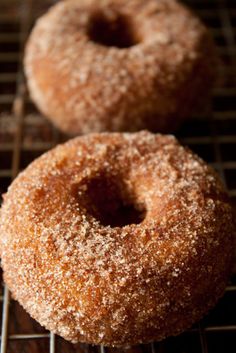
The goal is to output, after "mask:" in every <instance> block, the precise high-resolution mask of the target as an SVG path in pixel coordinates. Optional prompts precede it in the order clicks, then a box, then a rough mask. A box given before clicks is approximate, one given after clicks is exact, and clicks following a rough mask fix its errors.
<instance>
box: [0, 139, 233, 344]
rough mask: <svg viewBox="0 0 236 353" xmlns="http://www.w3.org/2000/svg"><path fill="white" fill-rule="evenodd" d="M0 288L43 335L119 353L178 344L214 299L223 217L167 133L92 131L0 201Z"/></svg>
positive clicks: (226, 215) (222, 208) (223, 207)
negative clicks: (157, 343)
mask: <svg viewBox="0 0 236 353" xmlns="http://www.w3.org/2000/svg"><path fill="white" fill-rule="evenodd" d="M0 234H1V239H0V240H1V241H0V244H1V257H2V266H3V270H4V279H5V282H6V283H7V285H8V287H9V288H10V290H11V291H12V294H13V296H14V298H16V299H17V300H19V302H20V303H21V304H22V305H23V306H24V308H25V309H26V310H27V311H28V312H29V313H30V314H31V315H32V317H34V318H35V319H36V320H38V321H39V322H40V323H41V324H42V325H44V326H45V327H46V328H48V329H50V330H52V331H54V332H56V333H58V334H59V335H61V336H63V337H64V338H66V339H68V340H71V341H73V342H76V341H77V340H79V341H82V342H89V343H94V344H98V343H101V344H105V345H114V346H119V345H124V344H137V343H141V342H149V341H152V340H160V339H162V338H164V337H166V336H168V335H175V334H178V333H180V332H181V331H183V330H184V329H186V328H188V327H189V326H191V325H192V324H193V323H194V322H195V321H196V320H198V319H200V318H201V316H202V315H203V314H205V313H206V312H207V311H208V310H209V309H210V308H211V307H212V306H213V305H214V304H215V303H216V301H217V300H218V298H219V297H220V296H221V295H222V294H223V291H224V288H225V285H226V281H227V278H228V275H229V271H230V264H231V261H232V248H233V247H232V234H233V225H232V215H231V208H230V205H229V203H228V199H227V196H226V194H225V191H224V188H223V186H222V184H221V182H220V181H219V180H218V177H217V176H216V175H215V173H214V172H213V170H212V169H211V168H210V167H208V166H207V165H206V164H205V163H204V162H203V161H202V160H201V159H200V158H198V157H197V156H196V155H194V154H192V153H191V152H190V151H189V150H187V149H185V148H184V147H182V146H180V145H179V143H178V142H177V141H176V140H175V138H174V137H172V136H162V135H153V134H151V133H148V132H140V133H136V134H128V133H125V134H119V133H113V134H108V133H104V134H92V135H88V136H85V137H79V138H75V139H73V140H71V141H69V142H67V143H66V144H64V145H61V146H58V147H56V148H55V149H53V150H51V151H50V152H48V153H46V154H44V155H43V156H41V157H40V158H38V159H37V160H36V161H34V162H33V163H32V164H31V165H30V166H29V167H28V168H27V169H26V170H25V171H24V172H22V173H21V174H20V175H19V176H18V177H17V178H16V180H15V181H14V182H13V184H12V185H11V187H10V188H9V191H8V192H7V194H6V195H5V196H4V203H3V206H2V210H1V219H0Z"/></svg>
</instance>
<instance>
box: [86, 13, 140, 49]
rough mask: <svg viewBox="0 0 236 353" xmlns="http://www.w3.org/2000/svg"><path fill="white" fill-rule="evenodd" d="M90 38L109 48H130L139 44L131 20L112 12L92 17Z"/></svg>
mask: <svg viewBox="0 0 236 353" xmlns="http://www.w3.org/2000/svg"><path fill="white" fill-rule="evenodd" d="M88 36H89V38H90V39H91V40H92V41H93V42H95V43H98V44H101V45H104V46H107V47H117V48H129V47H132V46H134V45H136V44H138V42H139V41H138V39H137V37H136V35H135V34H134V30H133V26H132V23H131V20H130V19H128V18H127V17H126V16H124V15H121V14H119V13H117V12H114V11H111V10H107V11H103V12H102V11H96V12H94V13H93V14H92V15H91V17H90V21H89V25H88Z"/></svg>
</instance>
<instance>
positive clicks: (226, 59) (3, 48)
mask: <svg viewBox="0 0 236 353" xmlns="http://www.w3.org/2000/svg"><path fill="white" fill-rule="evenodd" d="M98 1H99V0H98ZM127 1H128V0H127ZM52 3H53V2H52V1H51V2H50V1H33V0H31V1H30V0H25V1H20V0H18V1H15V0H0V193H2V192H5V191H6V189H7V186H8V185H9V183H10V182H11V180H12V179H13V178H14V177H15V176H16V175H17V173H18V172H19V170H21V169H23V168H24V167H26V166H27V165H28V164H29V163H30V162H31V161H32V160H33V159H34V158H36V157H37V156H39V155H41V154H42V153H43V152H45V151H46V150H48V149H50V148H52V147H53V146H54V145H55V144H56V143H58V142H61V141H64V140H66V139H67V137H66V136H63V135H62V134H61V133H60V132H59V131H57V130H56V129H55V128H54V127H53V126H52V125H51V124H50V123H49V122H48V121H47V120H45V119H44V118H42V117H41V115H40V114H39V112H38V111H37V109H36V108H35V106H34V105H33V104H32V102H31V101H30V99H29V97H28V95H27V90H26V87H25V82H24V76H23V72H22V64H21V61H22V60H21V59H22V53H23V48H24V43H25V41H26V38H27V36H28V32H29V30H30V28H31V26H32V25H33V23H34V20H35V18H36V17H37V16H38V15H39V14H41V13H42V12H43V11H44V10H46V8H47V7H48V6H49V4H52ZM185 3H186V4H187V5H189V6H190V7H191V8H192V9H193V10H194V11H195V12H196V13H197V14H198V15H199V16H200V17H201V18H202V20H203V21H204V22H205V23H206V25H207V26H208V27H209V29H210V31H211V33H212V35H213V36H214V39H215V42H216V44H217V47H218V52H219V55H220V57H221V65H220V68H219V82H220V84H218V87H216V89H215V91H214V95H213V98H212V101H210V102H208V103H207V105H206V108H205V110H204V112H202V113H197V114H195V116H192V117H191V119H189V120H188V121H186V122H185V123H184V124H183V125H182V127H181V128H180V129H179V130H178V131H177V132H176V135H177V137H178V138H179V139H180V140H181V141H182V143H183V144H185V145H188V146H189V147H190V148H191V149H192V150H194V151H195V152H196V153H198V154H199V155H200V156H201V157H202V158H204V159H205V160H206V161H207V162H208V163H210V164H211V165H212V166H213V167H214V168H215V169H216V170H217V171H218V172H219V174H220V176H221V178H222V180H223V182H224V183H225V185H226V187H227V189H228V191H229V195H230V197H231V201H232V204H233V205H234V206H236V1H235V0H231V1H230V0H229V1H226V0H219V1H217V0H192V1H190V0H188V1H185ZM216 256H217V254H216ZM234 272H236V271H234ZM3 294H4V287H3V285H2V287H1V292H0V299H1V301H2V302H3V307H4V308H5V309H6V308H7V305H6V304H7V302H8V301H7V297H6V293H5V299H4V297H3ZM0 318H1V319H0V320H2V310H1V309H0ZM0 324H1V322H0ZM7 327H8V332H6V331H5V329H6V328H7ZM3 330H4V331H5V333H7V334H6V335H5V333H4V332H3V339H4V337H5V338H8V340H7V345H5V344H2V347H1V351H0V353H6V352H8V353H36V352H37V353H46V352H49V349H50V344H51V351H50V352H51V353H53V352H54V350H55V351H56V352H58V353H67V352H101V353H103V352H104V351H106V352H111V351H112V352H127V353H131V352H137V353H141V352H150V353H154V352H156V353H164V352H165V353H172V352H173V353H201V352H202V353H235V352H236V275H233V276H232V279H231V282H230V283H229V286H228V287H227V290H226V293H225V295H224V297H223V298H222V299H221V300H220V302H219V303H218V305H217V307H216V308H215V309H214V310H213V311H212V312H211V313H210V314H209V315H208V316H207V317H205V318H204V319H203V320H202V321H201V322H200V323H199V324H197V325H195V326H194V327H193V328H192V329H191V330H189V331H187V332H186V333H184V334H182V335H180V336H178V337H176V338H169V339H167V340H165V341H163V342H161V343H156V344H153V345H147V346H139V347H133V348H130V349H126V350H125V349H119V350H115V349H104V348H103V347H92V346H87V345H77V346H74V345H72V344H69V343H67V342H65V341H64V340H62V339H60V338H56V343H55V346H54V344H53V343H54V342H53V340H52V338H53V337H52V336H51V339H50V335H49V333H48V332H47V331H45V330H44V329H43V328H42V327H41V326H40V325H39V324H37V323H36V322H35V321H34V320H32V319H31V318H30V317H29V316H28V314H26V313H25V311H24V310H23V309H22V308H21V307H20V306H19V304H17V303H16V302H15V301H13V300H11V301H10V306H9V320H6V319H4V322H3ZM4 342H5V341H4Z"/></svg>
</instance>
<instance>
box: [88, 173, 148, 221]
mask: <svg viewBox="0 0 236 353" xmlns="http://www.w3.org/2000/svg"><path fill="white" fill-rule="evenodd" d="M83 198H84V199H85V200H86V209H87V212H88V213H89V214H90V215H91V216H93V217H94V218H95V219H96V220H97V221H99V222H100V223H101V224H102V225H103V226H111V227H124V226H127V225H129V224H139V223H141V222H142V221H143V219H144V218H145V215H146V210H145V207H144V205H141V204H140V203H138V202H137V201H136V198H135V195H134V193H133V192H132V191H130V190H128V189H127V187H126V185H125V184H124V183H123V182H122V180H121V179H119V180H118V179H116V178H114V177H107V176H99V177H96V178H93V179H91V180H90V181H89V182H88V184H87V185H86V191H85V194H84V195H83Z"/></svg>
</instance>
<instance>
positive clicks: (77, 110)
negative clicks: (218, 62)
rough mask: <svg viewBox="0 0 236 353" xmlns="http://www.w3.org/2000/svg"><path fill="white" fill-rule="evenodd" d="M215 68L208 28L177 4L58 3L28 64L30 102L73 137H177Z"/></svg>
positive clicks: (33, 39) (37, 33) (122, 0)
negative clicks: (110, 133) (139, 133)
mask: <svg viewBox="0 0 236 353" xmlns="http://www.w3.org/2000/svg"><path fill="white" fill-rule="evenodd" d="M214 68H215V53H214V46H213V43H212V40H211V38H210V37H209V34H208V32H207V30H206V28H205V26H203V24H202V23H201V22H200V21H199V20H198V19H197V18H196V17H195V16H194V15H193V14H192V13H191V12H190V11H188V10H187V9H186V8H185V7H184V6H182V5H180V4H179V3H177V2H176V1H174V0H129V1H127V0H100V1H97V0H72V1H70V0H69V1H60V2H59V4H57V5H55V6H54V7H52V8H51V10H49V12H48V13H47V14H45V15H44V16H42V17H41V18H40V19H39V20H38V21H37V23H36V25H35V27H34V29H33V31H32V34H31V36H30V39H29V42H28V45H27V48H26V56H25V71H26V76H27V79H28V86H29V90H30V94H31V97H32V99H33V100H34V101H35V103H36V104H37V106H38V107H39V109H40V110H41V111H42V112H43V113H44V114H45V115H46V116H48V117H49V119H51V120H52V121H53V123H54V124H55V125H56V126H57V127H59V128H60V129H61V130H63V131H65V132H67V133H69V134H78V133H87V132H100V131H136V130H140V129H143V128H147V129H149V130H153V131H154V130H155V131H159V132H160V131H162V132H163V131H170V130H173V129H174V128H175V127H176V126H177V125H178V123H179V122H180V121H181V120H182V119H183V118H185V117H188V116H189V115H190V112H191V110H192V109H193V107H194V106H195V105H196V103H197V101H199V96H201V97H203V96H205V95H206V93H207V91H208V90H209V88H210V86H211V85H212V78H213V70H214Z"/></svg>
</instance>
